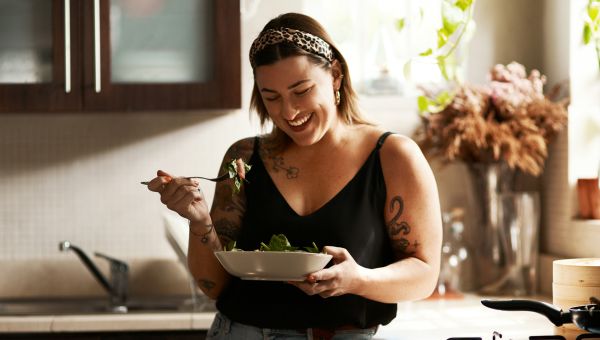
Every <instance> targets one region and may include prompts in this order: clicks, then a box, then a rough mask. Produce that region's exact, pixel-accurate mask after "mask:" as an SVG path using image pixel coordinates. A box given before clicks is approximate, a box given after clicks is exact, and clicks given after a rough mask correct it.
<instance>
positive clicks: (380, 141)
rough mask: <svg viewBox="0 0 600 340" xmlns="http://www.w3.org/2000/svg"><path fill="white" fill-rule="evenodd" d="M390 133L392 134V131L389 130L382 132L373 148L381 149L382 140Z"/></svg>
mask: <svg viewBox="0 0 600 340" xmlns="http://www.w3.org/2000/svg"><path fill="white" fill-rule="evenodd" d="M391 134H393V132H391V131H387V132H384V133H383V134H382V135H381V136H380V137H379V139H378V140H377V146H376V147H375V150H379V149H381V146H382V145H383V142H385V139H386V138H387V137H388V136H389V135H391Z"/></svg>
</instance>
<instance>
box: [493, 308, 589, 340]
mask: <svg viewBox="0 0 600 340" xmlns="http://www.w3.org/2000/svg"><path fill="white" fill-rule="evenodd" d="M481 303H482V304H483V305H484V306H486V307H489V308H493V309H498V310H507V311H527V312H536V313H540V314H542V315H544V316H545V317H547V318H548V320H550V321H551V322H552V323H553V324H555V325H556V326H562V325H563V324H565V323H574V324H575V325H577V327H579V328H581V329H584V330H586V331H588V332H591V333H594V334H600V305H597V304H589V305H582V306H576V307H571V308H569V311H568V312H564V311H562V310H561V309H560V308H557V307H555V306H553V305H551V304H548V303H545V302H539V301H533V300H504V301H501V300H481Z"/></svg>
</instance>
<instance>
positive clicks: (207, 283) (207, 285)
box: [196, 279, 217, 291]
mask: <svg viewBox="0 0 600 340" xmlns="http://www.w3.org/2000/svg"><path fill="white" fill-rule="evenodd" d="M196 283H197V284H198V287H200V288H203V289H204V290H207V291H210V290H211V289H213V288H215V286H216V285H217V284H216V283H215V282H214V281H211V280H208V279H198V280H196Z"/></svg>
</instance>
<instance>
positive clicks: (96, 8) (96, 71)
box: [94, 0, 101, 93]
mask: <svg viewBox="0 0 600 340" xmlns="http://www.w3.org/2000/svg"><path fill="white" fill-rule="evenodd" d="M94 89H95V91H96V93H100V90H101V86H100V0H94Z"/></svg>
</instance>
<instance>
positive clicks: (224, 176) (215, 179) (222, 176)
mask: <svg viewBox="0 0 600 340" xmlns="http://www.w3.org/2000/svg"><path fill="white" fill-rule="evenodd" d="M184 178H185V179H194V178H199V179H205V180H207V181H212V182H221V181H224V180H226V179H228V178H229V173H224V174H222V175H220V176H219V177H215V178H208V177H202V176H190V177H184ZM140 183H142V184H143V185H148V183H150V181H146V182H140Z"/></svg>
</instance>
